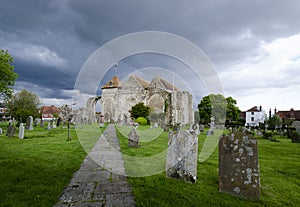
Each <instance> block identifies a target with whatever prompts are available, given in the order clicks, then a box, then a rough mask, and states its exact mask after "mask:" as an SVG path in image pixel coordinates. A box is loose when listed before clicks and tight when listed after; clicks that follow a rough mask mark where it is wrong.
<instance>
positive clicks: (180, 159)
mask: <svg viewBox="0 0 300 207" xmlns="http://www.w3.org/2000/svg"><path fill="white" fill-rule="evenodd" d="M171 136H172V137H171ZM197 156H198V136H197V135H196V134H195V133H193V134H191V133H190V132H189V131H182V130H180V131H179V132H178V133H171V134H170V135H169V142H168V151H167V163H166V175H167V177H171V178H176V179H180V180H184V181H186V182H192V183H195V182H196V179H197Z"/></svg>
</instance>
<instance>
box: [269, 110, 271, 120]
mask: <svg viewBox="0 0 300 207" xmlns="http://www.w3.org/2000/svg"><path fill="white" fill-rule="evenodd" d="M269 118H271V108H270V110H269Z"/></svg>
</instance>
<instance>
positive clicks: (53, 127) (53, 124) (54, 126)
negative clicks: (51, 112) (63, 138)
mask: <svg viewBox="0 0 300 207" xmlns="http://www.w3.org/2000/svg"><path fill="white" fill-rule="evenodd" d="M55 128H56V123H55V120H52V129H55Z"/></svg>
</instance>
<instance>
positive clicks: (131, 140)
mask: <svg viewBox="0 0 300 207" xmlns="http://www.w3.org/2000/svg"><path fill="white" fill-rule="evenodd" d="M139 140H140V135H139V133H138V132H137V130H136V128H135V127H132V128H131V131H130V132H129V133H128V146H129V147H139Z"/></svg>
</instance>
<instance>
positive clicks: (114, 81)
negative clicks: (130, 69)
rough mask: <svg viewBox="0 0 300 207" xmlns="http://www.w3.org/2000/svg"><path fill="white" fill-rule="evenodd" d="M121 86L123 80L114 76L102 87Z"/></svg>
mask: <svg viewBox="0 0 300 207" xmlns="http://www.w3.org/2000/svg"><path fill="white" fill-rule="evenodd" d="M119 87H121V81H120V79H119V78H118V77H117V76H114V77H112V79H111V80H110V81H108V82H107V83H106V84H105V85H104V86H103V87H102V89H107V88H119Z"/></svg>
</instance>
